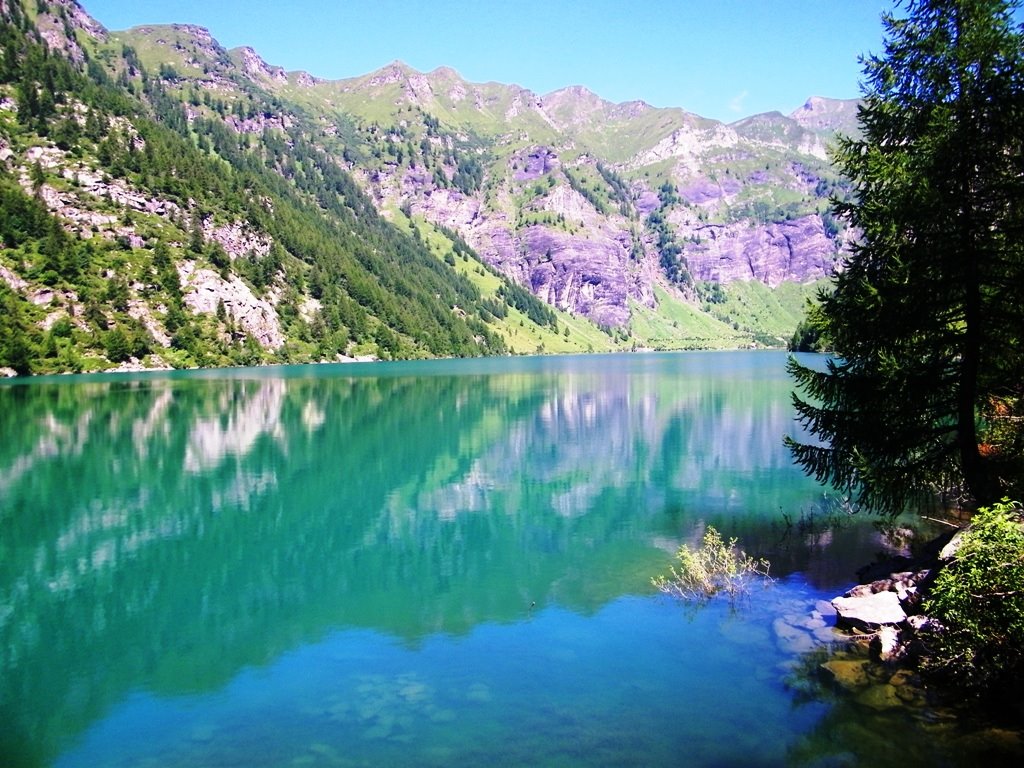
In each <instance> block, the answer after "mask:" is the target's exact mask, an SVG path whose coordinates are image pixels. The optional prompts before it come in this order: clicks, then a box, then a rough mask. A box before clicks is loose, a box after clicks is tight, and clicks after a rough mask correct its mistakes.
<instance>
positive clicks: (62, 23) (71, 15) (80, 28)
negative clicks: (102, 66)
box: [0, 0, 107, 64]
mask: <svg viewBox="0 0 1024 768" xmlns="http://www.w3.org/2000/svg"><path fill="white" fill-rule="evenodd" d="M0 7H2V3H0ZM36 26H37V28H38V29H39V33H40V34H41V35H42V37H43V40H45V41H46V45H47V47H49V49H50V50H51V51H59V52H61V53H63V54H64V55H65V56H67V57H68V58H70V59H71V60H72V61H75V62H77V63H79V64H81V63H82V62H83V61H85V54H84V53H83V51H82V47H81V45H79V42H78V40H76V39H75V38H74V37H73V36H69V35H68V30H71V31H73V32H82V33H84V34H85V35H87V36H89V37H91V38H92V39H93V40H95V41H97V42H101V43H102V42H106V40H107V30H106V29H105V28H104V27H103V25H102V24H100V23H99V22H98V21H96V20H95V19H94V18H92V17H91V16H90V15H89V14H88V13H86V12H85V11H84V10H83V9H82V7H81V6H80V5H79V4H78V3H77V2H76V1H75V0H52V1H51V2H50V3H48V4H47V6H46V9H45V10H42V11H40V12H39V15H38V16H37V17H36Z"/></svg>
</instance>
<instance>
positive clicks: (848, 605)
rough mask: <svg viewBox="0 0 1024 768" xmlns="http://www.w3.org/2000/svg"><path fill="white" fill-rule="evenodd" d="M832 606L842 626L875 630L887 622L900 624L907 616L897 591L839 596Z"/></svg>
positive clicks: (837, 621)
mask: <svg viewBox="0 0 1024 768" xmlns="http://www.w3.org/2000/svg"><path fill="white" fill-rule="evenodd" d="M832 606H833V607H834V608H835V609H836V614H837V619H836V623H837V625H838V626H840V627H852V628H855V629H867V630H874V629H878V628H879V627H881V626H883V625H885V624H899V623H900V622H901V621H905V620H906V618H907V614H906V613H905V612H904V610H903V607H902V606H901V605H900V599H899V597H897V596H896V593H895V592H875V593H873V594H869V595H862V596H857V597H837V598H835V599H834V600H833V601H832Z"/></svg>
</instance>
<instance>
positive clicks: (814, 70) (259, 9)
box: [80, 0, 895, 122]
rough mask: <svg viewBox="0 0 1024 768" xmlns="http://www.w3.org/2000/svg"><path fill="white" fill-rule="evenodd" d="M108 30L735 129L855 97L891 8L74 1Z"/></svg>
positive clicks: (722, 3)
mask: <svg viewBox="0 0 1024 768" xmlns="http://www.w3.org/2000/svg"><path fill="white" fill-rule="evenodd" d="M80 2H81V3H82V5H83V6H84V7H85V9H86V10H87V11H89V13H90V14H91V15H93V16H94V17H95V18H97V19H98V20H99V21H100V22H101V23H103V24H104V26H106V27H107V28H108V29H111V30H119V29H126V28H128V27H132V26H136V25H139V24H155V23H169V22H180V23H190V24H198V25H200V26H203V27H206V28H208V29H209V30H210V31H211V33H212V34H213V36H214V37H215V38H217V40H218V41H220V43H221V44H222V45H224V46H225V47H227V48H233V47H235V46H239V45H251V46H252V47H253V48H255V49H256V51H257V52H258V53H259V54H260V55H261V56H262V57H263V58H264V59H265V60H266V61H267V62H268V63H270V64H276V65H280V66H283V67H284V68H285V69H288V70H294V69H304V70H306V71H307V72H309V73H310V74H313V75H316V76H318V77H326V78H329V79H336V78H343V77H354V76H357V75H362V74H365V73H367V72H370V71H373V70H375V69H378V68H380V67H382V66H384V65H385V64H387V63H388V62H391V61H394V60H395V59H400V60H402V61H404V62H406V63H407V64H409V65H410V66H412V67H414V68H416V69H418V70H421V71H430V70H432V69H434V68H436V67H439V66H450V67H452V68H454V69H455V70H457V71H458V72H459V73H460V74H461V75H462V76H463V77H464V78H466V79H467V80H470V81H472V82H487V81H492V80H493V81H497V82H502V83H517V84H519V85H522V86H524V87H526V88H529V89H530V90H532V91H535V92H536V93H538V94H541V95H543V94H544V93H547V92H549V91H552V90H555V89H557V88H561V87H564V86H568V85H583V86H586V87H587V88H589V89H590V90H592V91H594V92H595V93H597V94H598V95H600V96H602V97H604V98H606V99H608V100H610V101H615V102H620V101H629V100H633V99H642V100H644V101H647V102H648V103H650V104H653V105H654V106H657V107H682V108H683V109H686V110H689V111H691V112H696V113H697V114H700V115H703V116H705V117H712V118H716V119H718V120H723V121H726V122H730V121H732V120H736V119H739V118H740V117H745V116H748V115H751V114H756V113H758V112H767V111H770V110H779V111H781V112H785V113H788V112H791V111H792V110H794V109H796V108H797V107H799V106H800V105H801V104H803V102H804V101H805V100H806V99H807V97H809V96H830V97H834V98H855V97H857V96H859V95H860V90H859V81H860V75H861V66H860V64H859V62H858V57H859V56H860V55H862V54H866V53H879V52H880V51H881V48H882V27H881V22H880V16H881V14H882V12H883V11H886V10H892V9H893V7H894V4H895V3H894V0H774V1H773V0H675V1H674V2H673V1H672V0H634V1H633V2H629V1H628V0H626V1H622V0H619V1H617V2H616V1H614V0H592V1H591V2H566V1H561V0H512V1H511V2H508V1H506V2H479V1H474V0H461V1H458V0H428V1H420V0H335V1H334V2H332V1H331V0H292V1H291V2H282V1H281V0H80Z"/></svg>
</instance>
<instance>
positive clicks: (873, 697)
mask: <svg viewBox="0 0 1024 768" xmlns="http://www.w3.org/2000/svg"><path fill="white" fill-rule="evenodd" d="M857 703H858V704H862V705H863V706H865V707H869V708H871V709H877V710H882V709H895V708H896V707H902V706H903V700H902V699H900V697H899V696H898V695H897V693H896V689H895V688H894V687H893V686H891V685H887V684H885V683H883V684H881V685H870V686H868V687H867V688H865V689H864V690H863V691H861V692H860V693H858V694H857Z"/></svg>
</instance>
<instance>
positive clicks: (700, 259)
mask: <svg viewBox="0 0 1024 768" xmlns="http://www.w3.org/2000/svg"><path fill="white" fill-rule="evenodd" d="M678 232H679V234H680V236H681V238H682V239H684V241H685V242H684V245H683V256H684V257H685V258H686V261H687V264H688V266H689V270H690V274H691V275H692V276H693V278H694V279H695V280H712V281H715V282H719V283H730V282H735V281H739V280H743V281H747V280H757V281H759V282H762V283H764V284H765V285H767V286H770V287H772V288H774V287H775V286H777V285H779V284H780V283H782V282H784V281H787V280H789V281H794V282H801V283H803V282H810V281H812V280H818V279H820V278H824V277H828V276H830V275H831V274H832V272H833V269H834V268H835V262H836V258H837V255H838V253H839V251H840V248H841V246H842V241H841V240H839V239H836V238H831V237H829V236H828V235H827V234H826V232H825V227H824V225H823V223H822V220H821V217H820V216H817V215H811V216H802V217H800V218H797V219H793V220H792V221H783V222H777V223H770V224H765V225H754V226H751V224H749V223H748V222H739V223H736V224H727V225H724V224H700V225H696V226H694V225H686V224H680V225H679V227H678Z"/></svg>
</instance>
